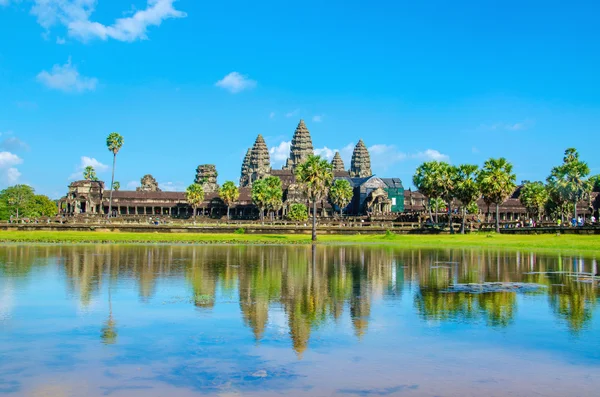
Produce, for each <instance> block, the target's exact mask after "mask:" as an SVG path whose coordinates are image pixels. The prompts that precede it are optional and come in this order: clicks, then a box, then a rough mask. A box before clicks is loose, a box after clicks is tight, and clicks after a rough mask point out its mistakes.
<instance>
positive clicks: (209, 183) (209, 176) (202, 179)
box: [194, 164, 219, 193]
mask: <svg viewBox="0 0 600 397" xmlns="http://www.w3.org/2000/svg"><path fill="white" fill-rule="evenodd" d="M217 176H218V174H217V167H216V166H215V165H214V164H203V165H199V166H198V168H196V178H195V179H194V182H195V183H198V184H200V185H202V190H204V193H214V192H218V191H219V185H218V184H217Z"/></svg>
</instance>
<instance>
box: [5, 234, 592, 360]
mask: <svg viewBox="0 0 600 397" xmlns="http://www.w3.org/2000/svg"><path fill="white" fill-rule="evenodd" d="M48 264H56V265H58V266H59V267H60V269H62V271H63V272H64V274H65V275H66V280H67V285H66V288H67V290H68V291H69V292H70V293H71V294H73V295H74V296H76V297H77V298H78V300H79V302H80V305H81V306H82V307H87V306H88V305H89V304H90V302H91V301H92V300H93V299H94V298H99V297H100V296H101V295H102V291H103V290H105V291H106V290H107V291H108V301H109V315H108V319H107V320H106V321H105V322H104V324H103V327H102V331H101V336H102V341H103V343H106V344H111V343H115V342H116V338H117V331H116V322H115V320H114V318H113V312H112V306H113V302H112V298H111V296H112V293H111V290H112V289H113V288H116V289H123V288H126V287H125V286H124V285H126V284H123V285H120V284H119V283H118V281H119V280H120V279H127V280H135V282H136V283H137V286H138V291H139V297H140V300H141V302H142V303H143V304H149V303H151V302H152V299H153V298H154V296H155V294H156V285H157V281H160V279H176V280H185V282H186V283H187V285H188V286H189V290H188V292H187V293H188V294H189V295H190V299H189V300H190V302H192V303H193V307H195V308H198V309H201V310H203V311H209V312H210V311H212V310H213V309H214V307H215V306H216V305H219V299H220V296H219V294H226V295H228V296H229V298H230V299H237V300H239V308H240V311H241V316H242V319H243V322H244V324H245V325H246V326H247V327H249V328H250V329H251V330H252V334H253V335H254V338H255V340H256V342H257V343H260V341H261V340H262V339H263V338H264V335H265V333H266V332H267V330H268V327H269V315H270V312H271V310H272V309H273V308H274V307H277V308H282V309H283V311H284V312H285V314H286V319H287V327H288V331H289V335H290V338H291V341H292V347H293V349H294V350H295V352H296V353H297V354H298V356H299V357H301V356H302V354H303V352H305V351H306V349H307V347H308V345H309V340H310V337H311V332H313V331H314V330H315V329H318V328H319V327H320V326H321V325H323V324H325V323H327V322H328V321H333V322H339V321H341V320H342V319H343V318H344V316H347V318H349V319H350V323H351V324H352V327H353V329H354V335H355V336H356V337H357V338H362V337H363V336H364V335H365V334H367V333H368V330H369V321H370V319H371V307H372V304H373V300H374V299H407V298H408V299H411V300H412V301H413V304H414V308H415V310H416V312H417V314H418V315H419V316H420V318H422V319H423V320H424V321H438V322H446V321H460V322H481V323H484V324H487V325H489V326H491V327H509V326H511V324H513V322H514V321H515V314H516V311H517V293H514V292H487V293H479V294H477V293H467V292H448V291H447V288H448V287H449V286H451V285H453V284H455V283H461V284H464V283H483V282H527V283H537V284H541V285H544V286H546V287H547V288H546V289H541V290H539V291H538V292H536V293H537V294H547V296H548V302H549V306H550V308H551V309H552V311H553V312H554V313H555V315H556V317H557V318H558V319H559V321H561V322H564V323H565V324H567V326H568V327H569V329H570V330H571V331H573V332H574V333H577V332H579V331H580V330H582V329H584V328H585V327H586V326H587V325H588V324H589V323H590V321H591V318H592V313H593V309H594V307H595V305H596V302H597V300H598V286H597V283H598V281H597V280H592V277H591V276H590V275H588V276H587V278H586V277H575V276H574V275H573V273H572V272H574V271H576V272H579V273H581V272H588V273H594V274H595V273H596V271H597V269H596V261H595V260H591V259H584V258H580V257H574V256H564V255H562V256H561V255H558V254H556V255H551V254H546V255H543V256H538V255H535V254H533V253H523V252H516V253H515V252H505V251H492V250H468V249H441V250H403V249H396V248H390V247H385V248H381V247H364V246H363V247H361V246H350V245H348V246H317V247H315V248H314V249H313V248H311V247H308V246H307V247H304V246H302V247H292V246H289V247H287V246H192V247H188V246H143V245H137V246H105V245H94V246H71V247H68V246H64V247H61V246H40V247H25V246H19V245H15V246H6V247H3V248H2V249H0V276H1V277H8V278H10V279H11V282H14V283H19V282H29V279H30V278H33V277H34V276H32V274H33V273H34V271H35V269H37V268H39V267H42V266H47V265H48ZM560 272H562V273H560ZM567 272H568V273H567ZM111 285H112V287H110V286H111ZM103 286H108V288H106V289H104V288H103ZM122 321H123V320H122Z"/></svg>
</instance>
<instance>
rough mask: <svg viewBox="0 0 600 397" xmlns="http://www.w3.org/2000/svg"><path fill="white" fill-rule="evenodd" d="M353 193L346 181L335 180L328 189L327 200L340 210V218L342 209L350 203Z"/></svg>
mask: <svg viewBox="0 0 600 397" xmlns="http://www.w3.org/2000/svg"><path fill="white" fill-rule="evenodd" d="M352 196H354V191H353V190H352V186H351V185H350V182H348V181H347V180H346V179H336V180H335V181H333V185H332V186H331V189H329V199H330V200H331V202H332V203H333V204H334V205H336V206H337V207H338V208H339V209H340V217H341V216H342V215H343V211H344V208H346V206H347V205H348V204H350V201H352Z"/></svg>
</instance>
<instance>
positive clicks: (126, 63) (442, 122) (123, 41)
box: [0, 0, 600, 198]
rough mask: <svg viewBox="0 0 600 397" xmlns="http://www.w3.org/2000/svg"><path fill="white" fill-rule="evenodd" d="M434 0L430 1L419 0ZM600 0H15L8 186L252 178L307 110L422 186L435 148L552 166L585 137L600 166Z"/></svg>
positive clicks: (321, 129) (6, 90) (1, 4)
mask: <svg viewBox="0 0 600 397" xmlns="http://www.w3.org/2000/svg"><path fill="white" fill-rule="evenodd" d="M324 3H325V4H324ZM417 3H418V4H417ZM599 12H600V5H599V4H597V3H595V2H592V1H587V2H582V1H571V2H569V3H568V4H567V3H565V2H559V1H543V2H542V1H528V2H522V1H510V0H509V1H502V2H500V1H488V2H476V1H463V2H452V3H449V2H446V1H430V2H426V3H423V2H404V1H382V2H378V3H377V5H375V4H374V3H373V2H364V1H363V2H359V1H328V2H322V1H312V0H308V1H304V2H295V3H291V2H282V1H262V2H245V1H230V2H201V1H192V0H179V1H173V0H131V1H129V2H123V1H114V0H113V1H109V0H0V37H2V40H0V93H1V95H0V132H1V133H2V135H1V136H0V143H1V146H2V147H1V148H0V187H1V188H3V187H5V186H7V184H12V183H15V182H18V183H28V184H31V185H32V186H33V187H35V188H36V190H37V191H38V192H40V193H44V194H48V195H50V196H52V197H55V198H56V197H59V196H60V195H63V194H64V193H65V192H66V187H67V185H68V183H69V182H70V181H71V180H72V179H73V178H75V177H78V175H80V174H81V169H82V167H83V166H84V165H87V164H92V165H96V167H97V170H98V174H99V176H100V177H101V178H102V179H105V180H108V179H109V178H110V169H109V165H110V163H111V155H110V153H109V152H108V151H107V150H106V148H105V138H106V136H107V135H108V134H109V133H110V132H112V131H118V132H120V133H121V134H122V135H123V136H124V137H125V145H124V147H123V149H122V151H121V153H120V154H119V157H118V160H117V176H116V179H117V180H119V181H120V182H121V185H122V186H123V188H125V187H126V186H128V185H129V186H134V185H135V182H136V181H139V179H140V178H141V177H142V176H143V175H144V174H147V173H151V174H153V175H154V176H155V177H156V178H157V180H158V181H159V182H160V183H161V185H162V186H163V188H165V189H177V190H180V189H181V190H182V189H184V188H185V186H187V185H188V184H189V183H191V182H192V180H193V177H194V173H195V168H196V167H197V166H198V165H199V164H205V163H214V164H216V165H217V169H218V171H219V182H220V183H222V182H224V181H225V180H229V179H231V180H236V181H237V179H238V177H239V171H240V165H241V161H242V158H243V156H244V154H245V151H246V149H247V148H248V147H249V146H251V145H252V143H253V142H254V139H255V138H256V135H257V134H259V133H260V134H263V136H264V137H265V139H266V141H267V144H268V145H269V147H270V148H271V149H272V151H273V156H272V161H273V163H274V164H273V166H274V167H277V168H279V167H281V165H282V164H283V162H284V157H285V155H286V154H287V144H288V143H289V141H290V140H291V137H292V134H293V132H294V129H295V127H296V125H297V123H298V120H299V119H300V118H303V119H304V120H305V121H306V123H307V125H308V128H309V130H310V131H311V133H312V137H313V142H314V145H315V148H318V149H319V153H322V154H324V155H332V152H331V151H332V150H335V149H339V150H341V151H342V155H343V158H344V160H345V161H346V166H347V167H349V157H350V153H351V152H350V150H349V148H351V146H352V145H353V144H355V143H356V142H357V141H358V139H360V138H362V139H363V140H364V141H365V143H366V144H367V146H368V147H369V148H370V149H371V155H372V158H373V170H374V172H375V173H376V174H377V175H379V176H387V177H392V176H396V177H400V178H402V180H403V181H404V182H405V185H406V186H410V184H411V183H410V180H411V177H412V174H413V173H414V169H415V168H416V167H417V166H418V164H420V163H421V162H422V161H424V160H428V159H446V160H449V161H450V162H452V163H455V164H458V163H475V164H482V163H483V161H485V159H487V158H489V157H492V156H505V157H507V158H508V159H509V160H510V161H512V162H513V163H514V165H515V170H516V172H517V177H518V179H519V180H523V179H530V180H536V179H545V177H546V176H547V174H548V173H549V170H550V168H551V167H552V166H553V165H555V164H557V163H559V162H560V161H561V159H562V152H563V151H564V149H565V148H567V147H570V146H574V147H576V148H578V149H579V150H580V153H581V156H582V158H583V159H584V160H587V161H588V162H589V164H590V167H591V168H592V171H593V172H594V173H600V160H598V156H597V153H598V149H599V148H600V142H597V137H598V131H599V130H600V112H599V110H600V96H599V95H598V92H599V88H600V73H598V70H600V28H599V27H598V26H599V25H598V23H597V16H598V15H599Z"/></svg>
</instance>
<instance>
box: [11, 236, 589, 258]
mask: <svg viewBox="0 0 600 397" xmlns="http://www.w3.org/2000/svg"><path fill="white" fill-rule="evenodd" d="M0 242H3V243H118V244H127V243H166V244H169V243H170V244H310V236H308V235H304V234H297V235H284V234H279V235H273V234H234V233H230V234H221V233H219V234H204V233H197V234H196V233H129V232H95V231H89V232H80V231H59V232H52V231H0ZM319 243H320V244H335V243H345V244H381V245H392V246H397V247H407V248H505V249H529V250H536V251H541V250H552V251H557V250H558V251H578V252H586V253H591V252H593V251H598V252H599V253H600V236H593V235H592V236H585V235H582V236H580V235H560V236H557V235H552V234H544V235H497V234H485V233H480V234H471V235H464V236H463V235H383V234H381V235H323V236H319Z"/></svg>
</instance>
